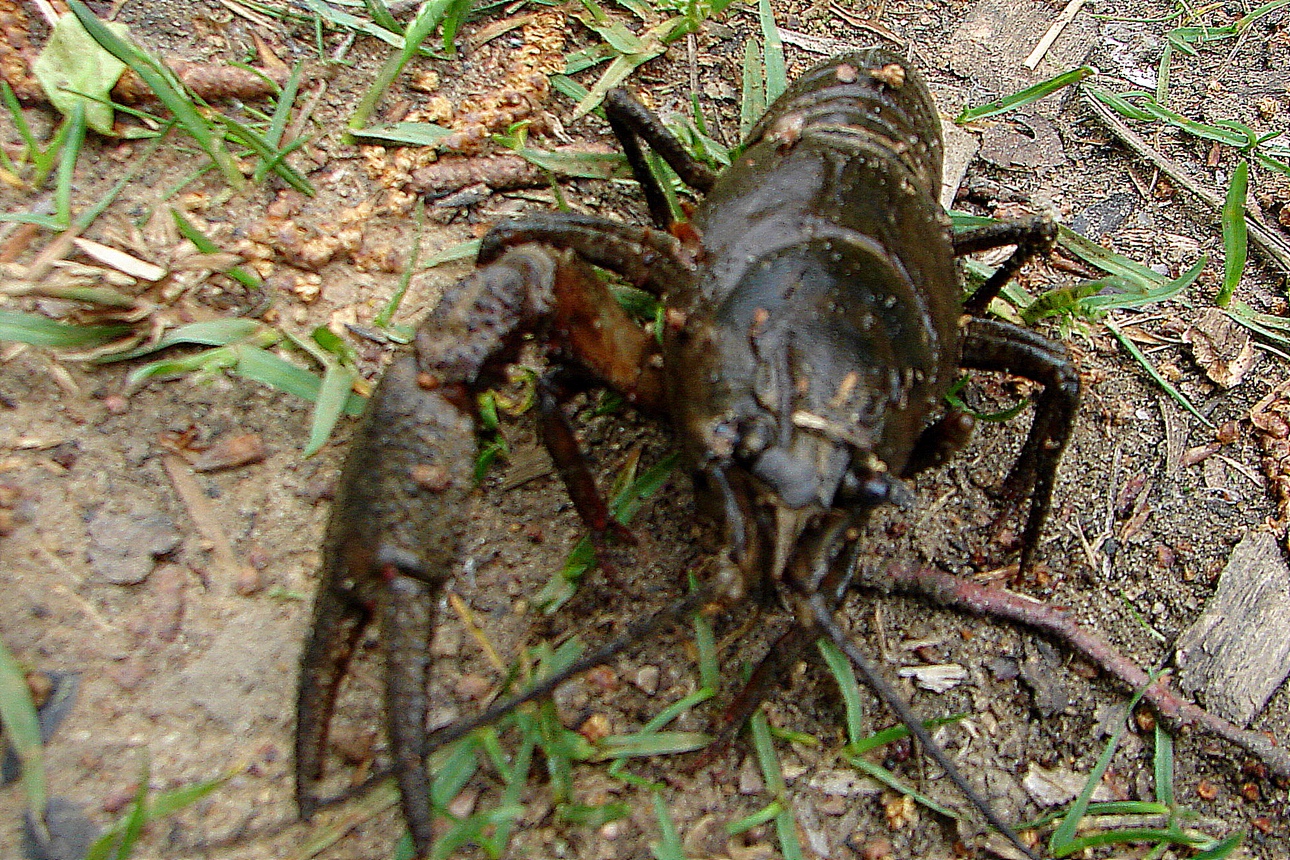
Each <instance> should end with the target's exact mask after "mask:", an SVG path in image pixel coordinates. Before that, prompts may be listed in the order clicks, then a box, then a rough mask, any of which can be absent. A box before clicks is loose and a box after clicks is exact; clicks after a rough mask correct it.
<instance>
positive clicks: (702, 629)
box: [693, 613, 721, 692]
mask: <svg viewBox="0 0 1290 860" xmlns="http://www.w3.org/2000/svg"><path fill="white" fill-rule="evenodd" d="M693 624H694V646H695V650H697V651H698V652H699V683H700V684H702V685H703V689H704V690H707V691H709V692H711V691H713V690H716V689H718V688H719V687H720V686H721V668H720V666H719V664H718V662H717V637H716V633H715V632H714V631H713V629H712V622H710V621H709V620H708V619H707V618H705V617H703V616H702V615H700V614H698V613H696V614H695V616H694V619H693Z"/></svg>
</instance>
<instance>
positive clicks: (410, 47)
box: [349, 0, 451, 132]
mask: <svg viewBox="0 0 1290 860" xmlns="http://www.w3.org/2000/svg"><path fill="white" fill-rule="evenodd" d="M450 2H451V0H429V2H426V3H422V4H421V8H420V9H418V10H417V14H416V17H415V18H413V19H412V23H410V24H409V25H408V28H407V31H406V32H405V33H404V34H403V38H402V39H401V40H400V41H401V47H400V49H399V53H397V54H395V55H393V56H391V57H390V58H389V59H388V60H386V61H385V64H384V65H383V66H382V67H381V70H380V71H379V72H378V73H377V75H376V78H375V79H374V80H373V81H372V84H371V86H369V87H368V88H367V92H365V93H363V98H362V99H361V100H360V101H359V103H358V107H357V108H355V109H354V115H353V116H352V117H350V120H349V130H350V131H351V132H354V131H357V130H359V129H361V128H362V127H363V126H365V125H367V119H368V117H370V116H371V115H372V112H373V111H375V110H376V106H377V105H378V104H380V101H381V99H382V98H383V97H384V96H385V91H386V90H387V89H389V88H390V84H392V83H394V81H395V80H396V79H397V78H398V77H399V74H400V73H402V71H403V67H404V66H406V65H407V64H408V61H409V60H411V59H412V57H413V55H414V54H416V53H417V51H419V50H420V49H421V44H422V43H423V42H424V41H425V40H426V39H427V38H428V37H429V36H430V34H431V33H433V32H434V29H435V28H436V27H438V26H439V24H440V22H442V21H443V16H444V13H445V12H446V11H447V8H448V4H449V3H450Z"/></svg>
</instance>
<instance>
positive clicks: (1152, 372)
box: [1106, 320, 1214, 427]
mask: <svg viewBox="0 0 1290 860" xmlns="http://www.w3.org/2000/svg"><path fill="white" fill-rule="evenodd" d="M1106 327H1107V328H1108V329H1110V331H1111V334H1113V335H1115V339H1116V340H1118V341H1119V342H1120V345H1121V346H1123V347H1124V348H1125V349H1126V350H1127V351H1128V353H1129V355H1131V356H1133V357H1134V359H1136V360H1137V362H1138V363H1139V364H1141V365H1142V367H1143V369H1144V370H1146V372H1147V375H1148V376H1150V377H1151V378H1152V379H1154V380H1155V381H1156V384H1157V385H1159V386H1160V387H1161V388H1163V389H1164V390H1165V391H1166V392H1167V393H1168V394H1169V396H1170V397H1172V398H1173V399H1174V400H1175V401H1177V402H1178V405H1179V406H1181V407H1182V408H1184V409H1186V410H1187V411H1188V412H1190V413H1191V414H1192V415H1194V416H1196V418H1197V419H1198V420H1199V421H1200V422H1201V423H1202V424H1204V425H1205V426H1206V427H1213V426H1214V423H1213V422H1212V421H1210V420H1209V419H1208V418H1206V417H1205V416H1204V415H1201V414H1200V412H1199V411H1198V410H1197V409H1196V407H1195V406H1192V405H1191V401H1190V400H1188V399H1187V397H1186V395H1184V394H1183V393H1182V392H1181V391H1179V390H1178V389H1177V388H1174V386H1173V383H1171V382H1170V381H1169V380H1167V379H1165V378H1164V376H1162V375H1161V373H1160V371H1158V370H1156V367H1155V365H1154V364H1152V363H1151V360H1150V359H1148V358H1147V357H1146V356H1145V355H1143V354H1142V350H1140V349H1138V346H1137V344H1135V343H1134V342H1133V341H1131V340H1129V339H1128V338H1127V337H1125V335H1124V332H1123V331H1121V330H1120V328H1119V326H1117V325H1116V324H1115V323H1113V322H1111V321H1110V320H1107V321H1106Z"/></svg>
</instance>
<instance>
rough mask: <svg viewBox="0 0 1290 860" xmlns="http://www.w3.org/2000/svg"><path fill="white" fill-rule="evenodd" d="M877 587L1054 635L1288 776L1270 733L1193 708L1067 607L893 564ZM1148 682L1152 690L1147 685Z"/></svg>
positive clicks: (1184, 718) (1185, 719)
mask: <svg viewBox="0 0 1290 860" xmlns="http://www.w3.org/2000/svg"><path fill="white" fill-rule="evenodd" d="M886 574H887V575H886V579H885V580H884V581H883V582H882V583H870V585H874V586H876V587H879V588H885V589H888V590H891V591H897V592H901V593H906V594H916V595H919V596H921V597H925V598H927V599H929V600H932V601H934V602H935V603H938V604H940V605H942V606H946V607H949V608H952V609H958V610H962V611H965V612H970V613H972V614H974V615H982V616H988V617H991V618H1000V619H1003V620H1006V621H1011V622H1013V623H1016V624H1024V625H1026V626H1027V627H1032V628H1034V629H1036V630H1039V631H1040V632H1043V633H1047V634H1049V635H1051V636H1054V637H1056V638H1057V639H1058V640H1060V641H1061V642H1063V643H1064V644H1065V645H1067V646H1068V647H1070V648H1072V649H1073V650H1075V651H1076V652H1078V653H1079V654H1081V655H1083V657H1084V658H1085V659H1087V660H1089V661H1090V662H1092V663H1093V664H1094V665H1096V666H1098V667H1099V668H1101V669H1102V670H1103V671H1104V672H1106V673H1107V674H1109V675H1111V676H1112V677H1114V678H1115V679H1116V680H1118V681H1120V682H1121V683H1123V684H1124V685H1125V686H1127V687H1129V688H1130V689H1133V690H1139V689H1142V688H1144V687H1145V688H1146V690H1147V691H1146V694H1145V696H1144V698H1145V699H1146V701H1148V702H1150V703H1151V704H1152V706H1153V707H1155V709H1156V711H1157V713H1159V714H1160V716H1161V717H1162V718H1163V719H1165V720H1166V721H1167V722H1170V723H1173V724H1175V725H1182V724H1195V725H1199V726H1201V727H1202V728H1204V729H1207V730H1208V731H1210V732H1211V733H1213V734H1215V735H1217V736H1218V737H1220V738H1222V739H1223V740H1225V741H1228V742H1229V743H1232V744H1235V745H1236V746H1238V747H1240V748H1241V749H1243V750H1245V751H1246V752H1248V753H1250V754H1251V755H1254V756H1256V757H1258V758H1259V759H1260V760H1261V761H1263V762H1264V763H1265V764H1266V765H1267V766H1268V767H1270V768H1271V769H1272V770H1273V771H1274V772H1275V773H1277V774H1278V775H1280V776H1283V777H1287V778H1290V752H1287V750H1286V749H1285V748H1283V747H1279V746H1277V745H1276V743H1275V742H1274V741H1273V740H1272V738H1271V737H1270V736H1268V735H1265V734H1263V733H1261V732H1254V731H1249V730H1247V729H1242V728H1241V727H1240V726H1237V725H1235V724H1233V723H1231V722H1229V721H1227V720H1225V719H1223V718H1222V717H1220V716H1218V715H1216V714H1212V713H1210V712H1209V711H1206V710H1205V709H1204V708H1201V707H1199V706H1197V705H1194V704H1192V703H1191V702H1189V701H1187V700H1186V699H1185V698H1183V697H1182V696H1181V695H1180V694H1178V693H1177V692H1175V691H1174V690H1173V689H1172V688H1171V687H1170V686H1169V680H1168V676H1167V675H1166V676H1161V677H1159V678H1157V679H1156V680H1155V681H1154V682H1151V678H1150V676H1149V675H1148V674H1147V673H1146V672H1144V671H1143V670H1142V669H1141V668H1139V667H1138V665H1137V664H1136V663H1134V662H1133V661H1132V660H1130V659H1129V658H1128V657H1125V656H1124V655H1123V654H1121V653H1120V652H1119V651H1117V650H1116V649H1115V648H1114V647H1112V646H1111V645H1110V644H1108V643H1107V642H1104V641H1103V640H1102V639H1101V638H1099V637H1098V636H1096V635H1095V634H1093V633H1091V632H1089V631H1088V630H1085V629H1084V628H1082V627H1080V626H1079V624H1078V623H1076V621H1075V619H1074V617H1072V616H1071V614H1070V613H1069V612H1067V611H1065V610H1063V609H1058V608H1056V607H1054V606H1049V605H1048V604H1046V603H1043V602H1041V601H1038V600H1035V599H1034V598H1032V597H1026V596H1025V595H1021V594H1015V593H1013V592H1010V591H1006V590H1004V589H1002V588H996V587H993V586H985V585H979V584H977V583H975V582H972V581H971V580H968V579H964V578H962V577H958V576H954V575H952V574H949V573H945V572H943V571H939V570H933V569H931V568H917V567H914V566H912V565H902V564H898V563H893V564H892V565H890V566H889V567H888V568H887V572H886ZM1148 683H1150V686H1147V685H1148Z"/></svg>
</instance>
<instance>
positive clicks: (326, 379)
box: [302, 361, 358, 457]
mask: <svg viewBox="0 0 1290 860" xmlns="http://www.w3.org/2000/svg"><path fill="white" fill-rule="evenodd" d="M357 377H358V373H357V371H355V370H354V369H353V368H352V367H346V366H344V365H342V364H341V363H340V362H336V361H333V362H329V363H328V364H327V369H326V370H324V371H323V378H322V383H321V384H320V385H319V386H318V400H317V402H315V403H314V414H313V419H312V420H311V421H310V422H309V441H308V442H307V443H306V444H305V449H304V451H303V452H302V455H303V456H304V457H312V456H313V455H314V454H317V453H318V452H319V451H321V450H322V447H323V445H326V444H327V440H328V439H330V438H331V431H332V430H335V429H336V422H337V421H339V420H340V416H341V415H342V414H343V413H344V412H345V403H346V401H347V400H348V399H349V393H350V390H351V389H352V388H353V387H354V380H355V379H356V378H357Z"/></svg>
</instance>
